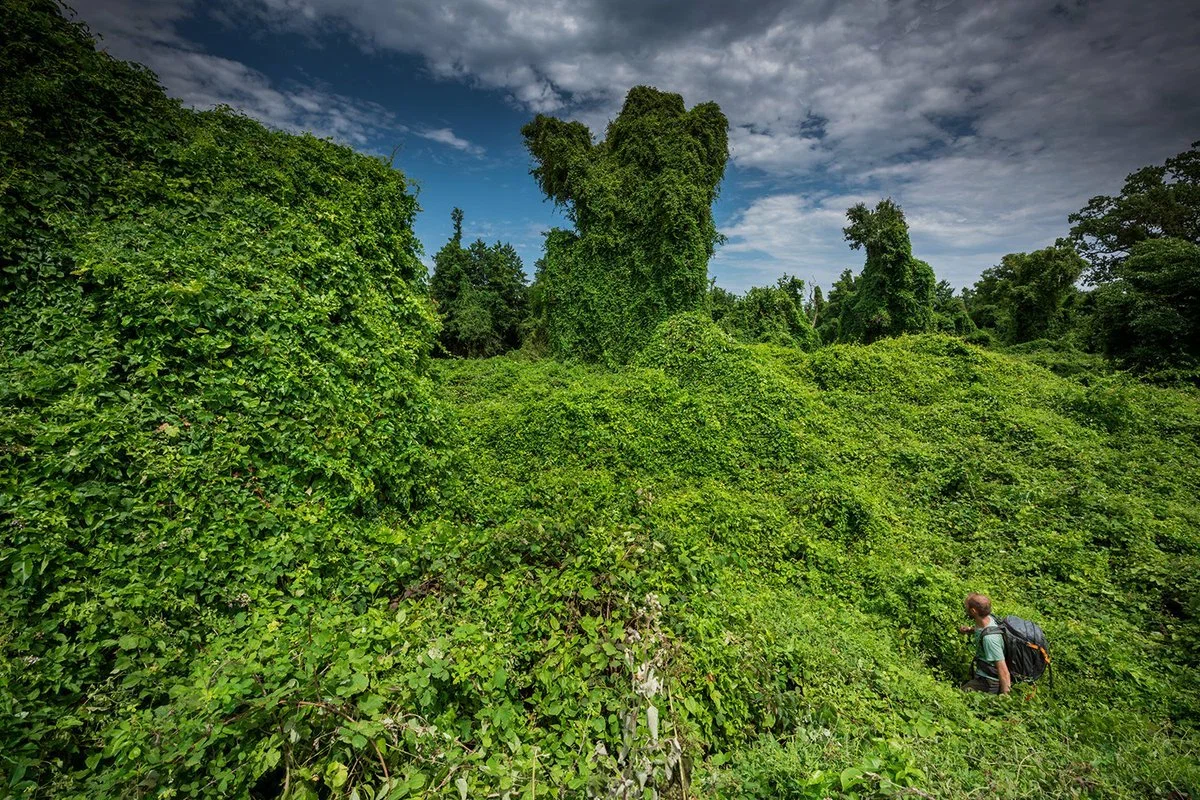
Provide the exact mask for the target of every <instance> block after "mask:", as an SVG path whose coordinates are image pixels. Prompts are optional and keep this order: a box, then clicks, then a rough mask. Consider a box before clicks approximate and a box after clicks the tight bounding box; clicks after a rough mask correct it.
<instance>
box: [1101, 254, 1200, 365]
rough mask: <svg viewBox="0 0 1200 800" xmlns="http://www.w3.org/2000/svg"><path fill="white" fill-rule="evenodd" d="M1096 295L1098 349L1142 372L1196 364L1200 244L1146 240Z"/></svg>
mask: <svg viewBox="0 0 1200 800" xmlns="http://www.w3.org/2000/svg"><path fill="white" fill-rule="evenodd" d="M1112 275H1113V280H1111V281H1109V282H1107V283H1105V284H1104V285H1102V286H1100V287H1098V288H1097V289H1096V290H1095V291H1094V292H1093V294H1094V311H1093V313H1092V316H1091V320H1090V327H1091V331H1092V336H1093V337H1094V340H1095V343H1096V344H1097V345H1098V348H1099V349H1100V350H1101V351H1102V352H1103V353H1105V354H1106V355H1108V356H1111V357H1113V358H1115V359H1117V361H1119V362H1120V363H1122V364H1123V365H1125V366H1128V367H1132V368H1134V369H1137V370H1140V371H1149V370H1162V369H1172V368H1178V369H1194V368H1195V367H1196V366H1197V365H1200V245H1196V244H1193V243H1191V242H1187V241H1183V240H1180V239H1149V240H1145V241H1142V242H1139V243H1137V244H1135V245H1133V247H1132V248H1131V249H1130V253H1129V257H1128V258H1126V259H1124V260H1122V261H1120V262H1118V263H1117V264H1116V265H1115V266H1114V267H1113V268H1112Z"/></svg>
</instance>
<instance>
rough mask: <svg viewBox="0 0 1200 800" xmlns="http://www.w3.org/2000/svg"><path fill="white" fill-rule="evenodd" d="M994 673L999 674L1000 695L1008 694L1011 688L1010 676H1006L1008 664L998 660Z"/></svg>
mask: <svg viewBox="0 0 1200 800" xmlns="http://www.w3.org/2000/svg"><path fill="white" fill-rule="evenodd" d="M996 671H997V672H999V673H1000V694H1008V690H1009V689H1011V688H1012V676H1011V675H1009V674H1008V662H1007V661H1005V660H1004V659H1000V660H999V661H997V662H996Z"/></svg>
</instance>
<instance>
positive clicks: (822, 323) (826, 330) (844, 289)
mask: <svg viewBox="0 0 1200 800" xmlns="http://www.w3.org/2000/svg"><path fill="white" fill-rule="evenodd" d="M857 289H858V278H856V277H855V275H854V272H853V270H849V269H846V270H842V274H841V276H840V277H839V278H838V279H837V280H836V281H834V284H833V286H832V287H831V288H830V289H829V298H828V299H827V300H826V301H825V313H824V315H823V316H822V317H820V318H819V319H818V320H817V326H816V327H817V335H818V336H820V338H821V341H822V342H824V343H825V344H833V343H834V342H838V341H842V339H843V337H842V314H843V313H844V312H845V311H846V309H847V308H849V307H850V306H851V305H852V304H853V303H854V295H855V292H856V290H857Z"/></svg>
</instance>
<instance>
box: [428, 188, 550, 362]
mask: <svg viewBox="0 0 1200 800" xmlns="http://www.w3.org/2000/svg"><path fill="white" fill-rule="evenodd" d="M451 218H452V219H453V221H454V233H453V234H452V235H451V237H450V240H449V241H448V242H446V244H445V245H444V246H443V247H442V249H441V250H439V251H438V252H437V254H436V255H435V256H434V257H433V275H432V276H431V277H430V280H429V293H430V295H431V296H432V297H433V299H434V300H436V301H437V303H438V313H439V314H440V316H441V319H442V331H441V335H440V342H441V345H442V348H443V350H444V351H445V352H447V353H450V354H451V355H457V356H471V357H480V356H493V355H497V354H499V353H503V352H505V351H507V350H512V349H514V348H516V347H518V346H520V344H521V333H520V326H521V323H522V321H523V319H524V318H525V315H526V312H527V305H528V294H529V289H528V287H527V286H526V285H525V271H524V269H523V268H522V264H521V257H520V256H518V255H517V251H516V250H515V249H514V248H513V246H512V245H511V244H508V243H501V242H496V243H495V244H493V245H488V244H486V243H485V242H484V241H483V240H482V239H477V240H476V241H474V242H472V243H471V245H470V246H469V247H463V246H462V220H463V215H462V210H461V209H457V208H456V209H454V211H453V212H452V213H451Z"/></svg>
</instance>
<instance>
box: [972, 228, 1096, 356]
mask: <svg viewBox="0 0 1200 800" xmlns="http://www.w3.org/2000/svg"><path fill="white" fill-rule="evenodd" d="M1086 267H1087V263H1086V262H1084V260H1083V259H1082V258H1081V257H1080V256H1079V254H1078V253H1077V252H1075V248H1074V246H1073V245H1072V244H1071V243H1069V242H1066V241H1063V240H1059V241H1058V242H1056V243H1055V244H1054V245H1053V246H1051V247H1046V248H1043V249H1041V250H1035V251H1033V252H1032V253H1009V254H1008V255H1006V256H1004V257H1003V258H1002V259H1001V260H1000V263H999V264H998V265H997V266H994V267H991V268H989V269H986V270H984V271H983V274H982V275H981V276H980V279H979V280H978V281H977V282H976V283H975V287H974V289H973V290H972V292H971V295H970V297H971V317H972V319H973V320H974V322H975V324H976V325H978V326H979V327H983V328H991V329H994V330H995V332H996V335H997V336H998V337H999V338H1000V340H1001V341H1003V342H1005V343H1007V344H1019V343H1021V342H1028V341H1032V340H1034V339H1045V338H1050V337H1052V336H1056V335H1059V334H1061V333H1064V332H1065V331H1066V329H1067V327H1068V326H1069V324H1070V319H1069V317H1068V312H1069V309H1070V303H1071V301H1072V300H1073V299H1074V297H1075V296H1076V294H1077V293H1078V290H1077V289H1076V288H1075V282H1076V281H1078V280H1079V276H1080V275H1081V274H1083V271H1084V269H1085V268H1086Z"/></svg>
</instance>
